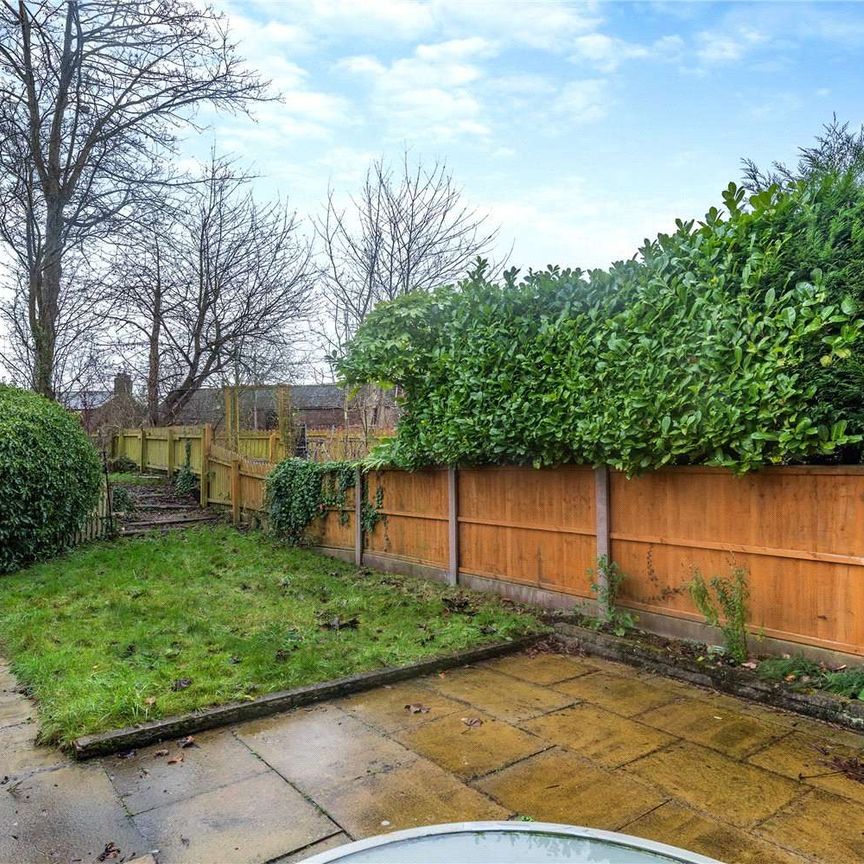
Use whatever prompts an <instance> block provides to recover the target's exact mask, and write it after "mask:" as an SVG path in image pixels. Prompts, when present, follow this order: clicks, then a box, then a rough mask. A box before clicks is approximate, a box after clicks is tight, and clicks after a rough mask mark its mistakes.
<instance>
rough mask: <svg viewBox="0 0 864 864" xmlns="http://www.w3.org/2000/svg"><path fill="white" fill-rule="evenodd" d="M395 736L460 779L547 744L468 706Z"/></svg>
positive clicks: (495, 766) (502, 763) (537, 749)
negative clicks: (457, 712) (459, 712)
mask: <svg viewBox="0 0 864 864" xmlns="http://www.w3.org/2000/svg"><path fill="white" fill-rule="evenodd" d="M465 707H466V706H463V709H465ZM478 723H479V724H480V725H476V724H478ZM469 724H470V725H469ZM395 737H396V740H397V741H400V742H401V743H402V744H404V745H405V746H406V747H408V748H409V749H411V750H413V751H414V752H415V753H419V754H420V755H421V756H425V757H426V758H427V759H430V760H431V761H432V762H434V763H435V764H436V765H440V766H441V767H442V768H445V769H446V770H447V771H451V772H452V773H453V774H456V775H457V776H459V777H463V778H471V777H479V776H480V775H482V774H488V773H489V772H490V771H495V770H496V769H498V768H503V767H504V766H505V765H509V764H510V763H511V762H515V761H516V760H517V759H524V758H525V757H526V756H530V755H532V754H533V753H537V752H539V751H540V750H545V749H546V748H547V747H548V746H549V745H548V744H547V743H546V742H545V741H544V740H543V739H542V738H537V737H536V736H535V735H531V734H529V733H528V732H524V731H523V730H521V729H517V728H516V727H515V726H510V725H509V724H508V723H504V722H503V721H502V720H496V719H495V718H494V717H490V716H489V715H488V714H482V713H480V712H477V711H472V710H470V709H469V710H468V711H467V714H466V713H462V714H461V715H460V714H450V715H448V716H446V717H442V718H440V719H439V720H433V721H432V722H431V723H426V724H424V725H422V726H419V727H418V728H416V729H406V730H402V731H401V732H397V733H395Z"/></svg>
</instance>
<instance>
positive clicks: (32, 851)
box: [0, 764, 152, 864]
mask: <svg viewBox="0 0 864 864" xmlns="http://www.w3.org/2000/svg"><path fill="white" fill-rule="evenodd" d="M109 843H113V844H114V845H115V846H116V847H118V848H119V849H120V854H121V855H122V858H123V859H124V860H125V859H126V858H135V857H138V856H140V855H144V854H145V853H147V852H148V851H150V850H151V849H152V847H151V846H150V845H149V844H148V843H147V842H146V840H145V839H144V838H143V837H142V836H141V835H140V834H139V832H138V831H137V830H136V829H135V826H134V825H133V824H132V822H131V820H130V819H129V817H128V815H127V814H126V812H125V810H124V809H123V806H122V805H121V803H120V801H119V799H118V798H117V795H116V793H115V791H114V788H113V787H112V785H111V783H110V781H109V780H108V778H107V776H106V775H105V772H104V771H103V770H102V768H101V766H99V765H97V764H93V765H69V766H67V767H64V768H60V769H58V770H56V771H45V772H42V773H39V774H34V775H32V776H30V777H27V778H25V779H23V780H22V781H21V782H20V783H17V784H9V786H4V787H0V861H2V862H4V864H31V862H33V864H36V862H38V864H45V862H46V861H50V862H64V864H66V862H71V861H86V862H91V861H95V860H96V857H97V856H98V855H100V854H101V853H102V852H104V850H105V847H106V846H107V845H108V844H109Z"/></svg>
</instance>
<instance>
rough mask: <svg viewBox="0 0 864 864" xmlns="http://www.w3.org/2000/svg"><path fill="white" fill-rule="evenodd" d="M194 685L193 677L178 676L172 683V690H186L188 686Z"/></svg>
mask: <svg viewBox="0 0 864 864" xmlns="http://www.w3.org/2000/svg"><path fill="white" fill-rule="evenodd" d="M191 686H192V679H191V678H178V679H177V680H176V681H175V682H174V683H173V684H172V685H171V689H172V690H185V689H186V688H187V687H191Z"/></svg>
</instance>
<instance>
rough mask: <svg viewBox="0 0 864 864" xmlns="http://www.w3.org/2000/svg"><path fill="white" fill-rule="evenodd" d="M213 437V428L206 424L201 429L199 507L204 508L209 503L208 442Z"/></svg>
mask: <svg viewBox="0 0 864 864" xmlns="http://www.w3.org/2000/svg"><path fill="white" fill-rule="evenodd" d="M212 437H213V427H212V426H210V424H209V423H208V424H207V425H206V426H202V427H201V482H200V483H199V484H198V485H199V488H200V489H201V506H202V507H206V506H207V504H208V503H209V501H210V495H209V491H210V440H211V439H212Z"/></svg>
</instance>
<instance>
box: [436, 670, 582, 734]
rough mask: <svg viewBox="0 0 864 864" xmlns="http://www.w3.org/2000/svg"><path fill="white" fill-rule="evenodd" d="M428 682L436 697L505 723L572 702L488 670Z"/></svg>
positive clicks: (545, 688) (462, 671) (464, 672)
mask: <svg viewBox="0 0 864 864" xmlns="http://www.w3.org/2000/svg"><path fill="white" fill-rule="evenodd" d="M428 680H429V681H431V686H432V687H433V688H434V689H435V690H437V691H438V692H439V693H442V694H443V695H445V696H448V697H450V698H451V699H459V700H461V701H463V702H468V703H470V704H471V705H473V706H474V707H475V708H477V709H478V710H480V711H483V712H484V713H486V714H491V715H492V716H493V717H497V718H498V719H499V720H505V721H507V722H508V723H518V722H519V721H521V720H527V719H529V718H531V717H536V716H538V715H539V714H545V713H547V712H548V711H554V710H555V709H556V708H562V707H563V706H564V705H569V704H571V703H572V702H573V701H574V700H573V699H572V698H571V697H570V696H566V695H564V694H562V693H558V692H556V691H555V690H550V689H549V688H548V687H540V686H538V685H537V684H529V683H528V682H527V681H520V680H519V679H517V678H514V677H512V676H510V675H501V674H499V673H498V672H493V671H491V670H490V669H481V668H472V669H459V670H457V671H455V672H448V673H447V674H445V675H444V676H443V677H442V678H432V679H428Z"/></svg>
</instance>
